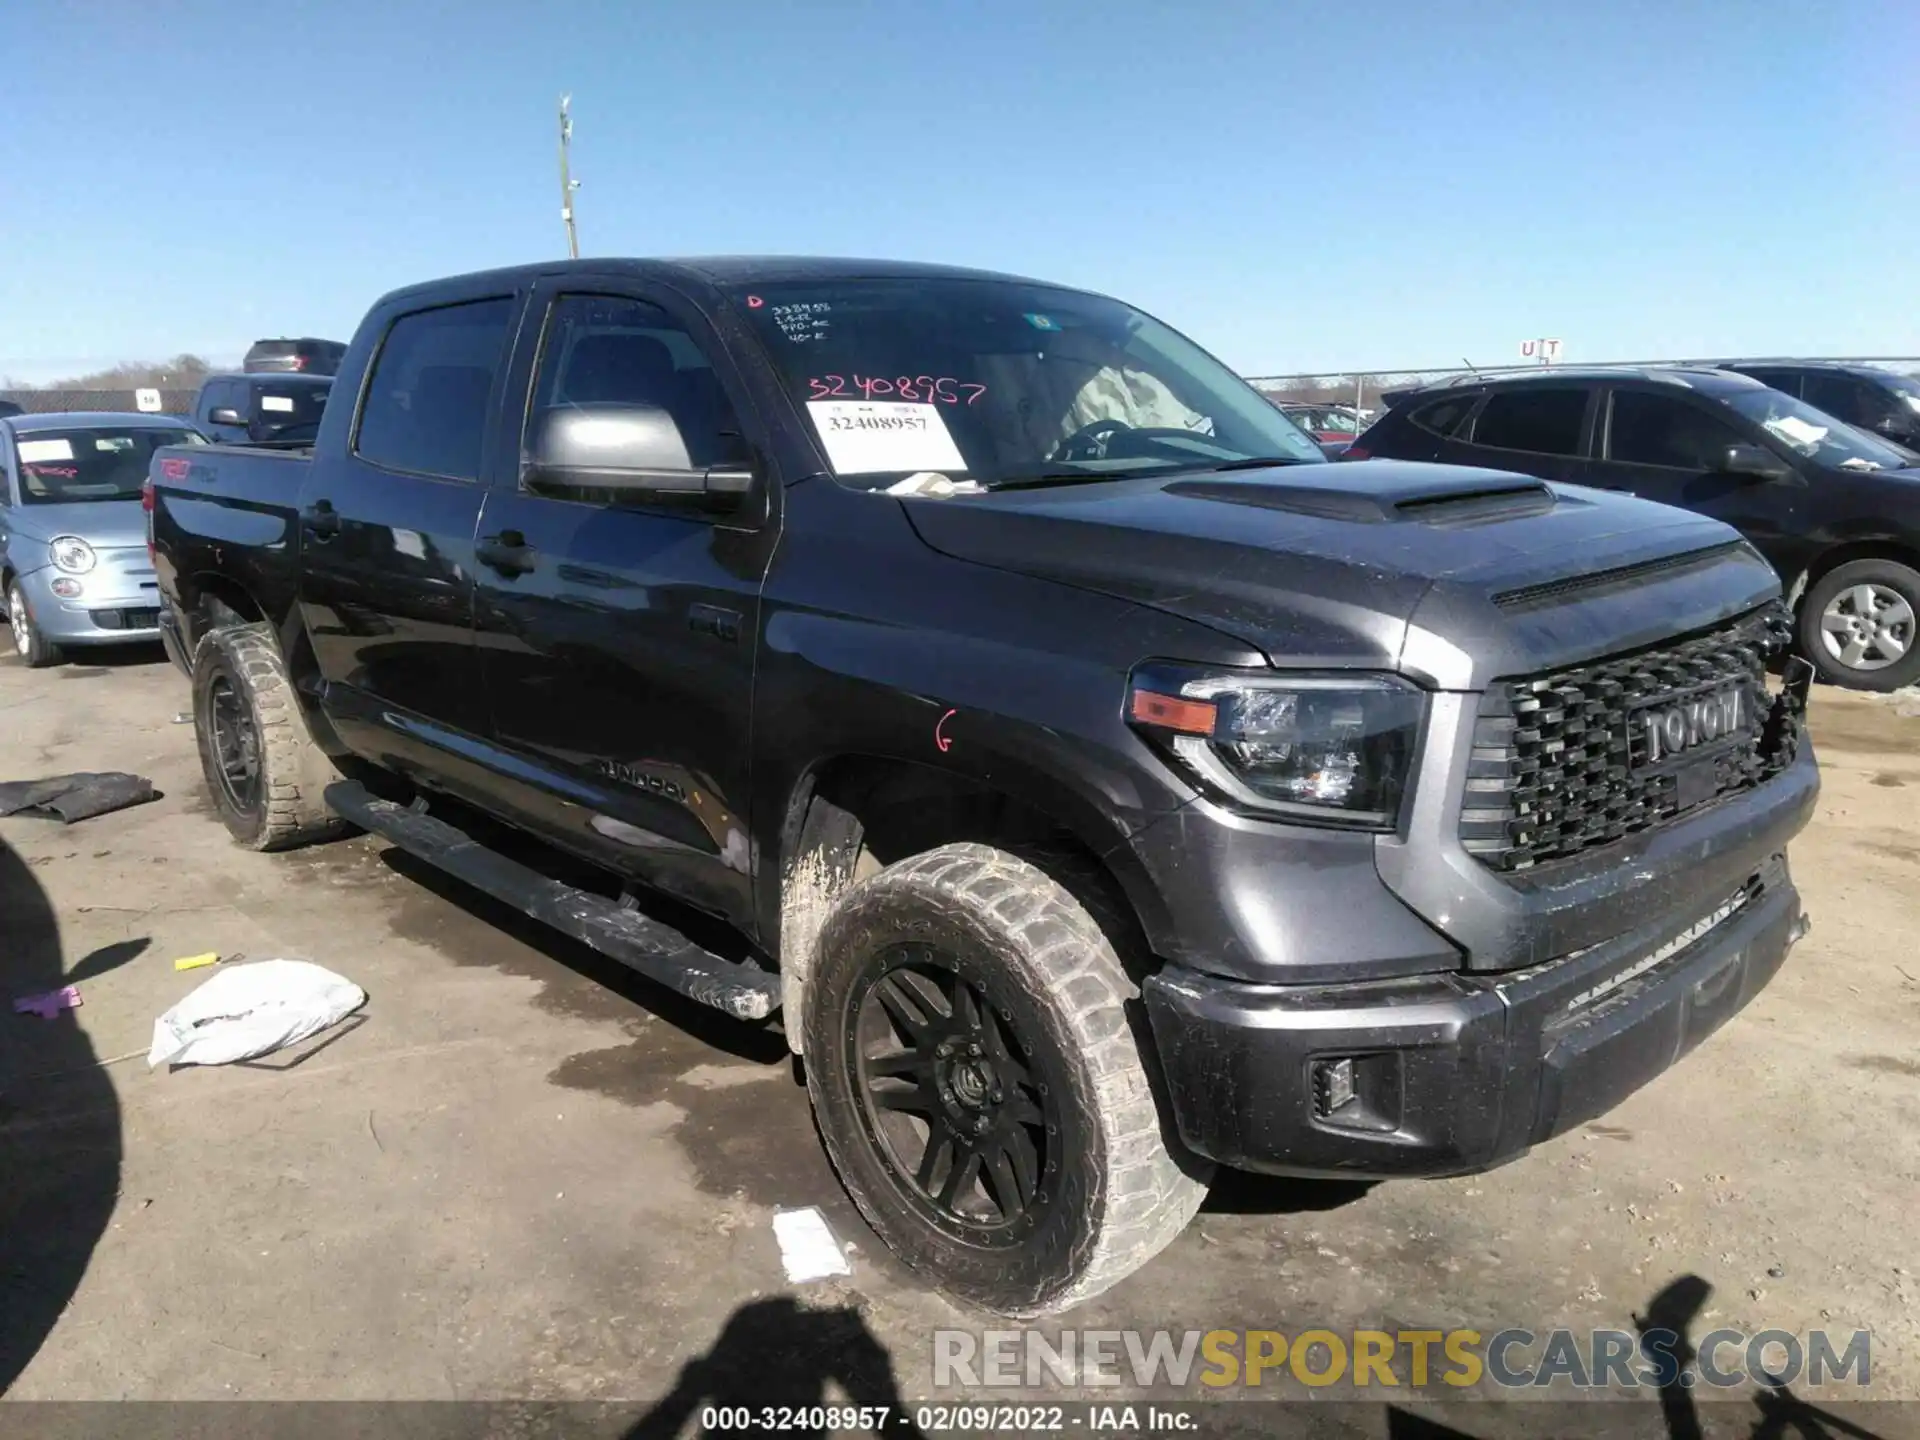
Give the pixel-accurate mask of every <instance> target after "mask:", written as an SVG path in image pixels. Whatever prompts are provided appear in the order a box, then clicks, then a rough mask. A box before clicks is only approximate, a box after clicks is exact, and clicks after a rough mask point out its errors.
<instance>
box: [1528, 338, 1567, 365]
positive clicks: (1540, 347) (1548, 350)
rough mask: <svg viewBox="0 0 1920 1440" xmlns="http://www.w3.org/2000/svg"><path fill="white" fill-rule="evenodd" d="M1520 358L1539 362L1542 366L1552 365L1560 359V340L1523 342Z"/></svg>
mask: <svg viewBox="0 0 1920 1440" xmlns="http://www.w3.org/2000/svg"><path fill="white" fill-rule="evenodd" d="M1520 358H1521V359H1522V360H1538V361H1539V362H1540V363H1541V364H1542V365H1551V364H1553V362H1554V361H1556V360H1558V359H1559V358H1560V342H1559V341H1558V340H1522V341H1521V342H1520Z"/></svg>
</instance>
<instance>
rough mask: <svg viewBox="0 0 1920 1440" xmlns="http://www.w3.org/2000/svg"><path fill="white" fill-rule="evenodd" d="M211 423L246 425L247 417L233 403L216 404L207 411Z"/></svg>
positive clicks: (208, 420)
mask: <svg viewBox="0 0 1920 1440" xmlns="http://www.w3.org/2000/svg"><path fill="white" fill-rule="evenodd" d="M207 423H208V424H209V425H244V424H246V423H247V421H246V417H245V416H243V415H242V414H241V413H240V412H239V411H238V410H236V409H234V408H233V407H232V406H231V405H216V406H214V407H213V409H211V410H209V411H208V412H207Z"/></svg>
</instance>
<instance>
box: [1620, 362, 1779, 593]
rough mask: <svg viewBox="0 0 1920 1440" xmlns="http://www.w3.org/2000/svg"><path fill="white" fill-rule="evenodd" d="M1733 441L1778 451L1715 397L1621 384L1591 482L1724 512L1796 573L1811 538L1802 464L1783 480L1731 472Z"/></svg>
mask: <svg viewBox="0 0 1920 1440" xmlns="http://www.w3.org/2000/svg"><path fill="white" fill-rule="evenodd" d="M1762 393H1764V392H1762ZM1730 445H1758V446H1760V447H1761V448H1763V449H1767V450H1770V451H1773V453H1775V454H1778V453H1779V452H1778V450H1777V449H1776V448H1775V447H1773V446H1770V445H1767V444H1766V441H1765V437H1764V436H1763V435H1762V434H1761V432H1760V430H1759V427H1757V426H1753V427H1748V426H1746V425H1745V424H1744V422H1741V423H1740V424H1738V425H1737V426H1736V422H1735V421H1734V420H1733V419H1731V418H1728V416H1727V414H1726V412H1725V411H1723V410H1721V409H1720V408H1719V407H1715V406H1712V405H1711V404H1710V402H1705V401H1701V400H1697V399H1695V398H1694V397H1693V396H1691V395H1683V394H1673V393H1667V391H1666V390H1652V389H1646V390H1642V389H1637V388H1629V387H1627V386H1616V387H1614V388H1613V389H1612V391H1611V394H1610V404H1609V406H1608V413H1607V416H1606V422H1605V424H1604V426H1603V434H1602V440H1601V444H1600V446H1599V447H1598V449H1599V452H1600V453H1599V457H1598V458H1597V459H1596V460H1594V462H1593V465H1592V471H1591V475H1592V478H1591V479H1590V480H1589V482H1588V483H1589V484H1592V485H1596V486H1599V487H1601V488H1603V489H1607V490H1629V491H1632V492H1633V493H1634V494H1636V495H1639V496H1642V497H1643V498H1645V499H1648V500H1658V501H1660V502H1661V503H1662V504H1664V505H1678V506H1679V507H1680V508H1681V509H1683V510H1693V511H1696V512H1698V513H1699V514H1702V515H1711V516H1712V517H1713V518H1714V519H1716V520H1724V521H1725V522H1726V523H1727V524H1729V525H1731V526H1733V528H1734V529H1736V530H1738V531H1739V532H1740V533H1741V534H1742V535H1744V536H1746V537H1747V539H1749V540H1751V541H1752V542H1753V544H1754V547H1755V548H1756V549H1758V550H1759V551H1760V553H1761V554H1762V555H1764V556H1766V557H1767V559H1768V561H1769V562H1771V563H1772V565H1773V567H1774V569H1775V570H1776V571H1778V572H1779V573H1780V574H1781V575H1783V576H1786V577H1788V578H1789V579H1791V577H1792V576H1794V575H1796V574H1798V573H1799V571H1800V570H1801V569H1802V568H1803V567H1804V565H1805V563H1806V559H1807V553H1806V552H1807V551H1808V550H1809V549H1810V545H1811V542H1810V541H1809V539H1808V535H1809V530H1808V526H1807V525H1806V523H1805V513H1806V507H1807V501H1808V497H1809V493H1810V492H1809V490H1808V488H1807V481H1806V479H1805V478H1804V477H1803V476H1802V475H1801V474H1800V472H1799V471H1798V470H1796V471H1795V472H1794V473H1793V474H1792V475H1790V476H1787V477H1785V478H1783V479H1779V480H1761V479H1758V478H1756V477H1754V476H1751V475H1731V474H1728V473H1727V472H1726V469H1725V467H1724V464H1723V461H1724V459H1725V456H1726V453H1727V447H1728V446H1730ZM1780 458H1782V459H1786V458H1787V457H1786V456H1784V455H1782V456H1781V457H1780Z"/></svg>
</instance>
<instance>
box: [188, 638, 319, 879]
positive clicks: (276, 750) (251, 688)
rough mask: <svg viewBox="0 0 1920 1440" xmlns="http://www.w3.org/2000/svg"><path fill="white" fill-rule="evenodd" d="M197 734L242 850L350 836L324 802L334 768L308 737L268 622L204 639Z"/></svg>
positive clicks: (196, 693) (203, 764)
mask: <svg viewBox="0 0 1920 1440" xmlns="http://www.w3.org/2000/svg"><path fill="white" fill-rule="evenodd" d="M193 729H194V734H195V736H196V737H197V739H198V741H199V745H200V769H201V773H202V774H203V775H204V776H205V777H206V781H207V789H208V791H209V792H211V794H212V796H213V803H214V806H215V807H216V808H217V809H218V810H219V812H220V818H221V819H222V820H223V821H225V822H226V826H227V829H228V831H229V832H231V834H232V835H233V838H234V839H235V840H237V841H238V842H239V843H240V844H242V845H244V846H246V847H247V848H248V849H249V850H285V849H289V848H291V847H293V846H295V845H306V844H311V843H313V842H315V841H319V840H331V839H334V838H336V837H337V836H340V835H343V834H345V833H346V832H347V827H346V825H345V824H344V822H342V821H341V820H339V819H338V818H336V817H335V816H334V815H333V814H332V812H330V811H329V810H328V809H327V807H326V802H325V801H324V800H323V799H322V798H321V796H322V792H323V791H324V790H325V788H326V785H327V782H328V780H329V778H331V777H332V775H333V773H334V771H333V767H332V764H331V762H330V761H328V759H327V757H326V755H325V754H324V753H323V752H322V751H321V749H320V747H319V746H317V745H315V744H314V743H313V739H312V737H311V736H309V735H308V734H307V726H306V721H305V719H304V718H303V717H302V716H301V714H300V707H299V705H298V703H297V702H296V700H295V698H294V693H293V682H292V681H291V680H290V679H289V678H288V677H287V668H286V662H285V661H284V660H282V659H281V657H280V650H279V647H278V646H276V645H275V644H274V642H273V634H272V632H271V631H270V630H269V629H268V628H267V627H266V626H265V625H240V626H235V627H233V628H230V629H223V630H214V631H211V632H210V633H209V634H208V635H207V637H206V638H205V639H204V640H202V641H201V642H200V645H199V648H198V649H197V650H196V651H195V653H194V658H193Z"/></svg>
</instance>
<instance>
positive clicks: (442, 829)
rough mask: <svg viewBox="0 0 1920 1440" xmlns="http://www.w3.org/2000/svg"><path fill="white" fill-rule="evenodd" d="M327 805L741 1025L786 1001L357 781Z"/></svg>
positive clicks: (673, 934) (337, 786)
mask: <svg viewBox="0 0 1920 1440" xmlns="http://www.w3.org/2000/svg"><path fill="white" fill-rule="evenodd" d="M326 800H327V804H328V806H329V807H331V808H332V810H333V811H334V813H335V814H337V815H339V816H341V817H342V818H343V819H346V820H350V821H351V822H353V823H354V824H355V825H358V826H359V827H360V828H361V829H363V830H370V831H372V832H373V833H374V834H376V835H378V836H380V837H381V838H382V839H384V840H390V841H392V842H393V843H394V844H395V845H398V846H399V847H400V848H401V849H402V850H405V851H406V852H407V853H408V854H409V855H417V856H419V857H420V858H421V859H422V860H425V861H427V862H428V863H429V864H432V865H435V866H438V867H439V868H440V869H442V870H444V871H446V872H447V873H448V874H449V875H452V876H453V877H455V878H456V879H459V880H464V881H465V882H466V883H467V884H469V885H471V886H473V887H474V888H475V889H476V890H484V891H485V892H486V893H487V894H489V895H491V896H493V897H494V898H495V899H497V900H503V901H505V902H506V903H507V904H509V905H511V906H513V907H514V908H515V909H516V910H523V911H525V912H526V913H527V914H529V915H531V916H532V917H533V918H534V919H536V920H539V921H542V922H544V923H545V924H548V925H551V926H553V928H554V929H556V930H560V931H563V932H565V933H566V934H568V935H571V936H573V938H574V939H576V940H579V941H582V942H583V943H585V944H587V945H591V946H592V947H593V948H594V949H595V950H598V951H599V952H600V953H601V954H602V955H606V956H608V957H610V958H612V959H614V960H618V961H619V962H620V963H621V964H622V965H625V966H626V967H627V968H628V969H630V970H635V971H638V972H639V973H640V974H642V975H644V976H646V977H647V978H648V979H649V980H655V981H658V982H659V983H660V984H662V985H664V986H666V987H667V988H668V989H669V990H677V991H679V992H680V993H681V994H682V995H685V996H686V997H687V998H688V999H690V1000H698V1001H699V1002H700V1003H701V1004H702V1005H711V1006H713V1008H714V1009H716V1010H723V1011H725V1012H726V1013H727V1014H729V1015H731V1016H733V1017H734V1018H735V1019H736V1020H764V1019H766V1018H767V1016H769V1015H770V1014H772V1013H773V1011H774V1009H775V1008H776V1007H777V1006H778V1005H779V1004H780V977H779V976H777V975H770V974H768V973H767V972H766V971H764V970H759V969H756V968H755V967H753V966H751V965H741V964H738V963H736V962H735V961H732V960H723V959H721V958H720V957H719V956H718V955H715V954H713V953H712V952H710V951H707V950H703V949H701V948H700V947H699V946H698V945H696V944H694V943H693V942H692V941H691V940H689V939H687V937H686V936H684V935H682V934H681V933H680V932H679V931H678V930H674V929H672V928H670V927H669V926H666V925H662V924H660V923H659V922H658V921H657V920H649V919H648V918H647V917H646V916H644V915H642V914H641V913H640V912H639V911H637V910H628V909H624V908H623V907H621V906H620V905H618V904H616V903H615V902H614V901H612V900H606V899H603V898H601V897H600V896H598V895H593V894H589V893H588V892H587V891H584V890H576V889H574V888H573V887H572V886H571V885H562V884H561V883H560V882H559V881H558V880H549V879H548V878H547V877H546V876H544V875H542V874H540V873H538V872H537V871H534V870H529V869H528V868H527V867H526V866H525V865H522V864H520V863H519V862H518V861H515V860H509V859H508V858H507V857H506V856H504V855H502V854H500V853H499V852H498V851H496V850H489V849H488V848H487V847H486V846H484V845H482V844H480V843H479V842H478V841H476V840H473V839H471V838H470V837H469V836H467V835H466V834H465V833H464V832H462V831H459V830H456V829H455V828H454V827H453V826H451V825H449V824H447V823H446V822H445V821H444V820H435V819H434V818H433V817H432V816H430V815H428V814H427V813H426V811H425V810H412V809H408V808H407V807H406V806H404V805H395V804H394V803H393V802H392V801H390V800H381V799H378V798H377V797H375V796H373V795H371V794H369V793H368V791H367V789H366V787H365V786H363V785H360V784H357V783H356V782H354V781H351V780H340V781H336V782H335V783H333V784H332V785H329V786H328V787H327V790H326Z"/></svg>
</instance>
